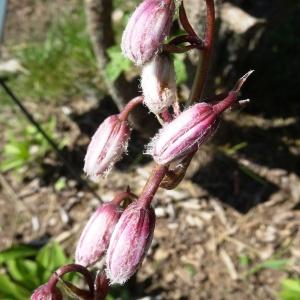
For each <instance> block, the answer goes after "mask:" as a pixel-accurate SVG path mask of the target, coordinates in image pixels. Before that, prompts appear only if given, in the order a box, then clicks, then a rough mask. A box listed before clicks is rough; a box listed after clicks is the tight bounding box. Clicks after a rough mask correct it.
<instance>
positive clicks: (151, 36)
mask: <svg viewBox="0 0 300 300" xmlns="http://www.w3.org/2000/svg"><path fill="white" fill-rule="evenodd" d="M174 11H175V4H174V0H144V1H143V2H142V3H141V4H140V5H139V6H138V7H137V9H136V10H135V11H134V13H133V15H132V16H131V18H130V19H129V22H128V24H127V26H126V28H125V31H124V32H123V36H122V43H121V47H122V50H123V53H124V55H125V56H126V57H128V58H129V59H130V60H132V61H133V62H134V63H136V64H137V65H141V64H144V63H145V62H147V61H149V60H150V59H151V58H152V57H153V56H154V55H155V54H156V53H157V52H158V50H159V47H160V46H161V44H162V42H163V40H164V39H165V37H166V36H167V35H168V34H169V32H170V28H171V25H172V19H173V15H174Z"/></svg>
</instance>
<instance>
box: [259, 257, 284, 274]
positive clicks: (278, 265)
mask: <svg viewBox="0 0 300 300" xmlns="http://www.w3.org/2000/svg"><path fill="white" fill-rule="evenodd" d="M288 263H289V260H288V259H276V260H267V261H265V262H263V263H262V264H260V266H261V267H262V268H264V269H273V270H280V271H282V270H284V269H285V267H286V266H287V264H288Z"/></svg>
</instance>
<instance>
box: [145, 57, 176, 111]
mask: <svg viewBox="0 0 300 300" xmlns="http://www.w3.org/2000/svg"><path fill="white" fill-rule="evenodd" d="M141 86H142V90H143V94H144V103H145V104H146V105H147V107H148V108H149V110H150V111H152V112H153V113H155V114H159V113H161V112H163V111H164V110H166V109H167V108H168V107H169V106H171V105H172V104H173V103H174V102H175V101H176V98H177V94H176V77H175V70H174V63H173V61H172V60H171V58H170V57H169V56H168V55H166V54H160V55H157V56H155V57H154V58H153V60H151V61H150V62H149V63H147V64H146V65H145V66H144V67H143V71H142V80H141Z"/></svg>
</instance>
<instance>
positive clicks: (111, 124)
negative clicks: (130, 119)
mask: <svg viewBox="0 0 300 300" xmlns="http://www.w3.org/2000/svg"><path fill="white" fill-rule="evenodd" d="M129 137H130V128H129V125H128V123H127V121H123V120H120V119H119V117H118V115H113V116H110V117H108V118H106V119H105V120H104V122H103V123H102V124H101V125H100V126H99V128H98V129H97V131H96V133H95V134H94V135H93V137H92V140H91V142H90V144H89V147H88V150H87V153H86V156H85V159H84V160H85V164H84V171H85V172H86V173H87V174H88V175H89V176H92V177H95V176H98V175H101V174H105V173H107V172H108V171H109V170H110V169H111V168H112V166H113V165H114V164H115V163H116V162H117V161H118V160H120V159H121V157H122V154H123V153H124V152H125V151H126V149H127V144H128V140H129Z"/></svg>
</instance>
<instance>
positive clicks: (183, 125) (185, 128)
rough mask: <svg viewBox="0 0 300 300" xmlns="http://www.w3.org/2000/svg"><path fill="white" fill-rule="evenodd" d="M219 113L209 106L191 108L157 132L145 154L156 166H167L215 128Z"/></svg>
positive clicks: (199, 142)
mask: <svg viewBox="0 0 300 300" xmlns="http://www.w3.org/2000/svg"><path fill="white" fill-rule="evenodd" d="M216 105H217V104H216ZM216 108H217V106H216ZM220 113H221V110H220V111H219V110H215V105H212V104H207V103H204V102H202V103H198V104H195V105H193V106H192V107H190V108H189V109H187V110H186V111H184V112H182V113H181V114H180V115H179V116H178V117H177V118H176V119H175V120H173V121H172V122H170V123H167V124H166V125H164V127H162V128H161V129H160V131H159V132H158V134H157V135H156V136H155V137H154V138H153V140H152V141H151V142H150V144H149V145H148V150H147V153H148V154H151V155H152V156H153V158H154V160H155V161H156V162H157V163H158V164H161V165H167V164H169V163H171V162H173V161H175V160H177V159H180V158H182V157H184V156H186V155H187V154H189V153H191V152H194V151H196V150H197V149H198V148H199V146H200V145H201V144H203V143H204V142H205V141H206V140H207V139H208V138H209V137H210V136H211V135H212V134H213V133H214V132H215V130H216V129H217V126H218V123H219V114H220Z"/></svg>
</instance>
